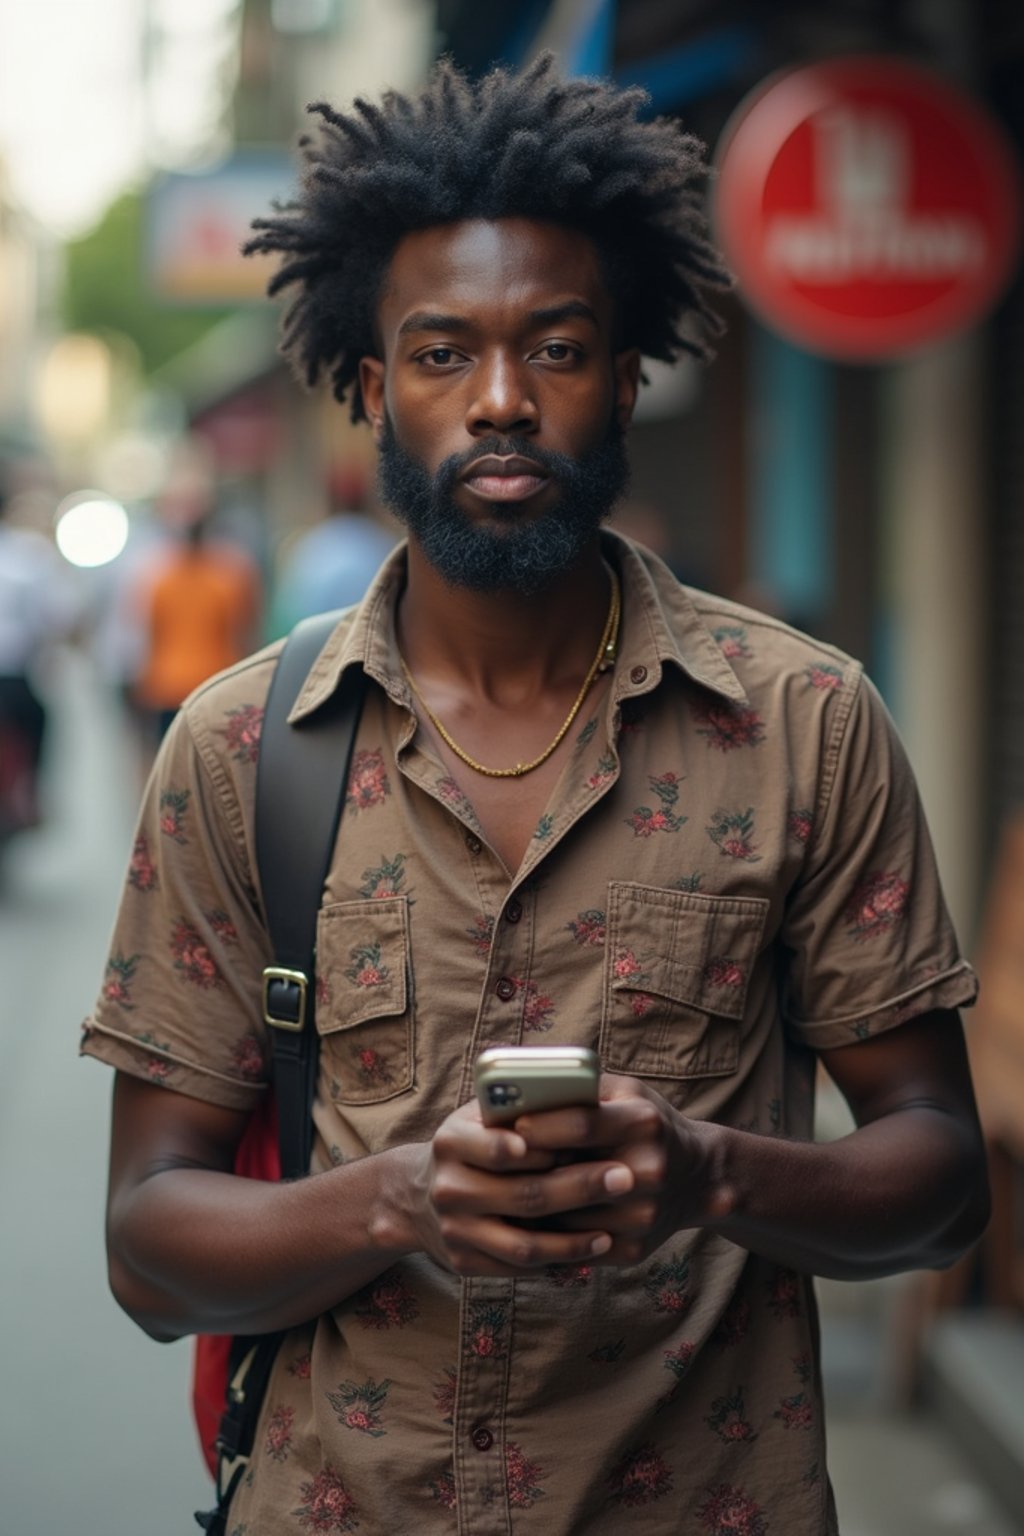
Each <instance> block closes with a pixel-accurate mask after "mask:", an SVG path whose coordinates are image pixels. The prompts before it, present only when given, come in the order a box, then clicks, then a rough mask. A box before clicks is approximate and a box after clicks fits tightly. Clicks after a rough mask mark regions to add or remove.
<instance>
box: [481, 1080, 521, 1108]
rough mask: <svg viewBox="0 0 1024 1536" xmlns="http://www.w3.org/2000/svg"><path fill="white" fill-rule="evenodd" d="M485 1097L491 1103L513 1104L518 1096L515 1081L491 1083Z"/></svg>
mask: <svg viewBox="0 0 1024 1536" xmlns="http://www.w3.org/2000/svg"><path fill="white" fill-rule="evenodd" d="M487 1097H488V1098H489V1099H490V1101H491V1103H492V1104H514V1103H515V1101H516V1099H518V1097H519V1089H518V1088H517V1087H516V1085H515V1083H492V1084H491V1086H490V1087H489V1088H488V1090H487Z"/></svg>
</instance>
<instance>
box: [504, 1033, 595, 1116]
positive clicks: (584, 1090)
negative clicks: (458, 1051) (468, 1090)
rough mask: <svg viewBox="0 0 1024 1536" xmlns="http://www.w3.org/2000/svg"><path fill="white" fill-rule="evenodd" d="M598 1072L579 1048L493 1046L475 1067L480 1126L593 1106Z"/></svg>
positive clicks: (590, 1056)
mask: <svg viewBox="0 0 1024 1536" xmlns="http://www.w3.org/2000/svg"><path fill="white" fill-rule="evenodd" d="M600 1075H601V1066H600V1062H599V1061H598V1058H597V1053H596V1052H595V1051H592V1050H590V1049H588V1047H587V1046H585V1045H496V1046H492V1047H491V1048H490V1049H489V1050H486V1051H482V1052H481V1053H480V1056H479V1057H478V1058H477V1064H476V1093H477V1098H478V1099H479V1100H480V1109H481V1112H482V1114H483V1119H484V1124H485V1125H508V1124H509V1123H510V1122H511V1121H513V1120H515V1119H516V1118H517V1117H518V1116H519V1115H526V1114H530V1113H532V1112H533V1111H535V1110H541V1109H565V1108H568V1107H569V1106H570V1105H575V1104H596V1103H597V1089H598V1080H599V1078H600Z"/></svg>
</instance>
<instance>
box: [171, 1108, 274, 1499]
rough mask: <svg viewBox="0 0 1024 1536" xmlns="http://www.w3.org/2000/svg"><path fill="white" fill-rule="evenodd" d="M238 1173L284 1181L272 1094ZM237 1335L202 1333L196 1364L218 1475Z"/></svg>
mask: <svg viewBox="0 0 1024 1536" xmlns="http://www.w3.org/2000/svg"><path fill="white" fill-rule="evenodd" d="M235 1173H237V1174H239V1175H240V1176H241V1177H242V1178H244V1179H263V1180H265V1181H267V1182H269V1183H277V1182H278V1181H279V1180H280V1178H281V1154H280V1150H279V1147H278V1139H277V1104H276V1102H275V1100H274V1096H273V1094H272V1093H269V1092H268V1093H266V1094H264V1096H263V1098H262V1100H261V1101H260V1104H259V1106H258V1107H257V1108H256V1109H254V1110H253V1112H252V1115H251V1116H250V1117H249V1124H248V1125H247V1126H246V1128H245V1134H244V1135H243V1137H242V1139H241V1141H240V1142H239V1143H238V1150H237V1151H236V1153H235ZM233 1343H234V1339H233V1336H232V1335H231V1334H229V1333H200V1334H198V1335H197V1336H196V1346H195V1354H194V1357H193V1361H192V1416H193V1418H194V1419H195V1421H196V1429H197V1430H198V1432H199V1444H200V1446H201V1447H202V1452H203V1459H204V1460H205V1462H206V1465H207V1466H208V1467H209V1469H210V1473H211V1475H212V1476H213V1477H216V1475H217V1432H218V1430H219V1429H220V1417H221V1414H222V1413H223V1412H224V1405H225V1402H226V1400H227V1390H228V1358H229V1356H230V1354H231V1346H232V1344H233Z"/></svg>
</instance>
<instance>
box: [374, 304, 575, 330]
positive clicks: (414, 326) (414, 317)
mask: <svg viewBox="0 0 1024 1536" xmlns="http://www.w3.org/2000/svg"><path fill="white" fill-rule="evenodd" d="M560 320H588V321H589V322H590V324H591V325H594V326H597V325H598V323H599V322H598V318H597V315H596V314H595V312H594V311H593V310H592V309H591V307H590V305H589V304H584V302H583V300H582V299H567V300H566V302H565V303H564V304H551V305H548V306H546V307H545V308H543V309H533V310H531V311H530V313H529V314H528V315H527V317H526V322H527V325H528V326H529V328H530V329H531V330H533V329H536V327H537V326H541V325H557V324H558V323H559V321H560ZM472 329H473V322H472V321H471V320H468V319H467V318H466V316H465V315H442V314H438V313H436V312H435V311H433V310H425V309H417V310H414V311H413V313H412V314H411V315H406V317H405V319H404V320H403V321H402V323H401V325H400V326H399V327H398V334H399V336H409V335H411V334H412V333H413V332H416V331H448V332H452V331H455V332H465V331H471V330H472Z"/></svg>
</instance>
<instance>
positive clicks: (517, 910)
mask: <svg viewBox="0 0 1024 1536" xmlns="http://www.w3.org/2000/svg"><path fill="white" fill-rule="evenodd" d="M522 915H523V908H522V905H521V903H520V902H518V901H516V899H515V897H514V896H513V898H512V900H511V901H510V902H509V904H508V906H507V907H506V908H505V921H506V922H508V923H518V921H519V919H520V918H521V917H522Z"/></svg>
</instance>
